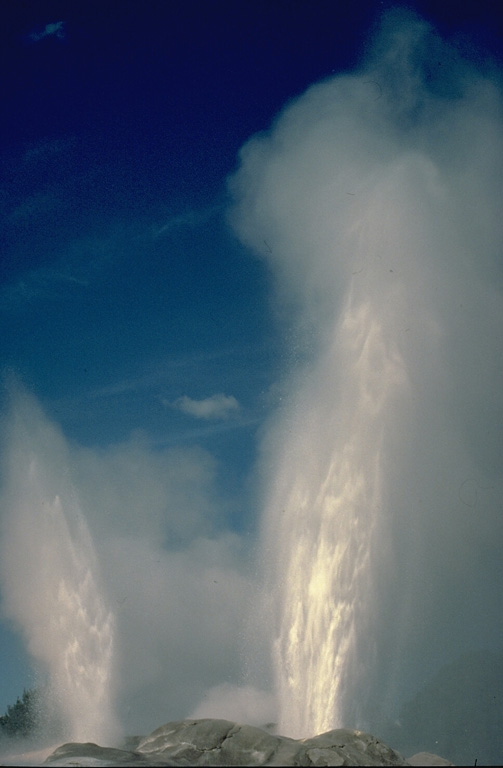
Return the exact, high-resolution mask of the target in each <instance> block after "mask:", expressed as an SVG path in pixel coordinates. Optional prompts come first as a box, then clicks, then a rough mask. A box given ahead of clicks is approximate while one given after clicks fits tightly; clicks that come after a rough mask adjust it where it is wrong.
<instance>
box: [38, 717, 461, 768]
mask: <svg viewBox="0 0 503 768" xmlns="http://www.w3.org/2000/svg"><path fill="white" fill-rule="evenodd" d="M417 757H420V758H421V764H422V765H452V763H449V762H448V761H447V760H443V759H442V758H439V757H437V756H436V755H429V754H426V753H422V754H421V756H415V757H414V758H411V761H410V762H408V761H407V760H405V758H403V757H402V755H401V754H400V753H399V752H396V751H395V750H394V749H391V747H388V746H387V745H386V744H383V743H382V742H381V741H379V739H376V738H375V737H374V736H371V735H370V734H368V733H363V732H362V731H352V730H348V729H338V730H334V731H328V732H327V733H322V734H321V735H319V736H315V737H314V738H310V739H299V740H296V739H290V738H287V737H285V736H276V735H273V734H271V733H268V732H267V731H266V730H263V729H262V728H255V727H253V726H251V725H240V724H238V723H232V722H230V721H229V720H213V719H203V720H181V721H177V722H172V723H166V725H162V726H161V727H160V728H157V729H156V730H155V731H153V733H151V734H150V735H149V736H146V737H144V738H138V739H136V740H133V742H132V741H131V740H130V743H129V744H128V748H127V749H112V748H108V747H99V746H97V745H96V744H77V743H71V744H63V745H62V746H61V747H58V749H56V750H55V751H54V752H53V753H52V754H51V755H50V756H49V757H48V758H47V760H46V763H49V764H50V765H51V766H56V765H72V766H78V765H87V766H89V765H100V766H107V765H110V766H119V765H131V766H161V765H165V766H200V765H201V766H203V765H216V766H218V765H222V766H223V765H249V766H255V765H270V766H273V765H285V766H290V765H299V766H301V765H302V766H320V767H321V766H342V765H369V766H372V765H390V766H392V765H418V763H417V761H416V762H414V760H415V759H416V758H417Z"/></svg>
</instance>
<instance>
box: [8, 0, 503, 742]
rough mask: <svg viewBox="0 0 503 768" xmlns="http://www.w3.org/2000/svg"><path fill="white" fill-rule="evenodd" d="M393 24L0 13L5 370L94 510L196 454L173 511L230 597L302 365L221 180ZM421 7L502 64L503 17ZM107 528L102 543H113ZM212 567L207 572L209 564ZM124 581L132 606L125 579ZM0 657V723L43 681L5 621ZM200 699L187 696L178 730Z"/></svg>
mask: <svg viewBox="0 0 503 768" xmlns="http://www.w3.org/2000/svg"><path fill="white" fill-rule="evenodd" d="M392 5H393V4H392V3H388V2H369V1H365V2H364V1H362V0H355V2H352V3H342V2H335V1H333V2H325V1H323V0H315V1H314V2H306V1H304V2H300V1H299V0H289V1H288V2H287V1H286V0H275V1H274V2H262V1H256V2H248V1H247V0H243V1H242V2H241V1H240V2H220V1H219V0H215V1H214V2H193V0H186V2H184V3H178V2H151V1H149V0H147V1H146V2H142V3H140V2H130V1H129V0H124V2H121V3H116V2H107V1H105V2H99V3H94V2H79V1H76V2H71V3H68V2H66V3H57V2H45V1H41V2H37V3H31V2H24V1H21V2H6V3H3V4H2V6H1V8H0V22H1V23H0V28H1V30H2V31H1V33H0V34H1V49H2V65H1V66H2V76H1V85H0V88H1V101H2V105H3V114H4V118H3V120H2V121H1V124H0V148H1V164H2V165H1V168H2V173H1V177H2V181H1V187H0V190H1V191H0V205H1V208H0V217H1V227H0V229H1V238H2V244H1V261H0V323H1V328H2V332H1V341H0V366H1V368H2V370H3V371H4V373H5V374H10V373H14V374H15V375H16V376H17V377H18V380H19V381H21V382H22V385H23V386H24V387H25V388H26V389H27V391H28V392H30V393H31V395H32V396H33V397H34V398H35V399H36V401H37V402H38V403H39V404H40V407H41V409H42V412H41V414H39V415H38V416H37V418H39V419H40V420H41V423H45V421H44V420H45V419H47V421H48V422H50V423H54V424H56V425H58V426H57V429H58V430H60V432H61V434H62V435H64V440H65V441H66V443H67V445H68V446H69V448H68V450H69V452H70V455H71V458H70V459H69V460H68V461H69V466H71V471H72V473H73V474H74V475H75V477H79V478H80V482H81V485H80V486H79V485H78V482H77V481H75V482H76V483H77V486H78V487H79V489H80V492H81V493H82V496H83V497H86V492H87V494H88V503H89V504H91V502H92V500H93V499H94V496H93V491H92V490H89V488H91V486H92V485H93V483H96V482H97V481H96V478H97V477H99V471H100V470H99V466H98V465H99V463H100V461H101V462H102V466H103V467H109V468H110V472H109V474H108V475H106V478H109V477H111V476H112V474H113V473H112V469H111V468H112V467H115V468H116V472H117V475H116V482H119V481H120V478H121V477H122V478H125V477H126V475H127V469H126V468H127V467H128V466H131V464H130V463H128V462H130V461H132V459H131V457H132V456H133V455H135V456H136V457H137V460H138V462H139V464H140V465H141V462H142V461H145V467H147V466H151V467H154V465H155V467H154V468H153V469H152V475H151V487H153V486H155V483H156V482H157V481H158V478H159V476H160V475H161V474H163V473H164V475H166V473H167V474H168V475H169V476H170V477H171V475H170V472H171V473H172V474H173V476H175V475H176V471H175V467H176V466H177V463H176V462H181V464H183V462H184V456H185V459H186V460H185V464H183V465H184V466H185V467H186V468H187V467H191V468H193V469H194V472H195V475H193V476H192V475H191V474H190V472H188V473H187V478H186V481H185V482H186V485H185V486H183V488H181V490H180V491H179V492H180V498H181V497H182V496H183V497H184V499H185V498H188V496H187V493H188V491H187V489H188V488H191V487H192V488H193V487H194V485H195V486H197V488H198V489H199V491H198V493H199V495H198V496H197V499H198V501H197V503H196V502H194V503H195V504H196V506H197V504H199V506H200V509H199V508H198V512H197V515H196V518H197V519H196V521H195V522H194V523H193V525H194V526H195V528H194V530H192V531H191V532H189V533H187V534H185V533H184V532H183V530H182V529H183V525H182V524H181V523H180V520H182V518H183V515H185V514H188V512H187V509H188V507H187V506H186V504H185V502H182V501H180V500H179V501H178V502H177V503H178V505H179V509H180V510H184V511H183V514H182V512H177V513H176V514H175V517H176V519H177V520H178V523H180V525H179V526H178V528H177V525H178V523H177V524H173V531H172V535H173V537H174V538H173V541H175V540H178V539H177V536H179V537H181V538H180V540H182V539H183V540H184V541H186V548H187V551H188V549H190V547H194V548H195V549H197V546H199V545H198V544H197V541H198V539H197V535H196V533H197V530H198V528H197V526H200V530H201V531H203V530H206V529H205V525H206V523H205V522H204V521H205V519H206V517H208V519H210V518H211V521H212V522H211V531H212V532H213V533H212V534H211V536H213V537H214V539H215V541H218V542H220V543H219V544H218V546H222V548H223V550H222V553H221V560H222V562H223V563H226V562H227V560H226V558H228V562H229V566H228V567H229V574H230V575H228V578H229V579H230V580H232V578H233V577H232V573H234V571H233V569H235V572H236V573H241V572H240V571H239V567H238V565H236V563H239V560H240V558H243V559H246V557H245V556H244V555H242V554H241V555H240V554H239V552H240V551H241V550H239V547H238V545H237V544H236V543H235V542H234V540H233V542H234V543H232V542H231V543H230V544H228V543H225V544H224V543H222V542H224V539H225V536H233V535H236V536H239V537H242V538H243V539H244V538H245V537H247V536H248V537H250V539H251V540H252V539H253V538H254V536H255V533H256V529H257V525H258V520H259V505H260V492H259V490H257V459H258V455H259V447H260V444H261V440H262V437H263V432H264V429H265V426H266V424H267V423H268V420H269V419H270V418H272V415H273V414H274V413H275V412H276V409H277V408H278V407H279V406H280V405H281V402H282V397H283V388H282V384H281V382H282V381H283V377H284V376H285V374H286V373H287V372H289V371H291V369H292V367H295V366H296V365H298V364H299V362H300V361H301V360H302V359H303V354H304V353H303V351H302V350H303V347H302V344H299V345H297V344H296V341H295V338H294V336H295V331H294V330H293V329H292V327H291V325H290V324H289V320H288V314H287V313H286V314H285V313H283V312H282V311H281V307H280V305H279V303H278V302H277V301H276V299H275V294H274V285H275V283H274V280H273V277H272V271H273V270H272V268H271V265H270V264H269V261H268V257H269V252H270V250H271V244H270V243H269V241H268V238H267V236H266V235H264V237H263V238H262V239H263V253H262V254H260V248H258V247H256V248H255V251H256V252H255V253H252V252H251V250H249V249H247V248H246V247H245V246H244V245H243V244H242V243H241V242H240V241H239V240H238V238H237V237H236V234H235V233H234V231H233V230H232V228H231V226H230V225H229V222H228V211H229V207H230V193H229V190H228V186H227V179H228V177H229V175H230V174H232V173H233V172H234V171H235V170H236V168H237V165H238V153H239V150H240V148H241V147H242V146H243V144H244V143H245V142H246V141H247V140H248V139H249V138H250V137H251V136H252V135H253V134H255V133H257V132H261V131H267V130H268V129H269V128H270V126H271V124H272V123H273V121H274V119H275V116H276V115H277V113H278V112H279V111H280V110H281V109H282V108H283V107H284V106H285V105H286V104H287V103H288V102H289V101H290V100H292V99H293V98H295V97H297V96H298V95H300V94H301V93H302V92H303V91H305V89H306V88H307V87H308V86H310V85H311V84H313V83H315V82H317V81H319V80H322V79H324V78H328V77H331V76H333V75H334V74H337V73H340V72H344V71H346V70H350V69H352V68H353V67H355V66H356V65H357V63H358V62H359V60H360V58H361V56H362V55H363V53H364V52H365V51H366V48H367V45H368V40H369V32H370V31H372V29H373V28H374V25H375V24H376V23H377V20H378V18H379V17H380V14H381V13H382V11H383V10H385V9H386V8H388V7H390V6H392ZM407 7H409V8H413V9H416V10H417V11H418V12H419V13H421V14H422V15H423V16H424V17H425V18H427V19H428V20H431V21H432V22H433V23H434V24H435V25H436V26H437V28H438V29H439V31H440V32H441V33H442V34H446V35H454V36H455V38H456V39H457V40H458V42H459V45H460V46H461V47H463V46H464V47H465V48H466V49H469V50H470V51H471V53H472V55H473V56H474V58H475V59H480V58H481V57H482V56H483V54H482V51H488V52H489V53H491V54H492V55H493V56H496V58H498V57H501V17H500V12H499V9H498V8H497V4H495V3H485V2H480V1H479V0H478V1H477V2H473V3H472V2H469V3H437V2H420V1H419V0H418V2H415V3H408V4H407ZM348 194H350V193H349V192H348ZM259 240H260V238H259ZM257 255H258V257H257ZM261 255H262V256H263V258H260V256H261ZM3 399H5V400H6V398H4V397H3ZM5 407H6V406H5ZM42 413H43V414H45V415H42ZM135 451H136V453H135ZM184 452H185V453H184ZM55 455H56V454H55ZM99 457H101V459H100V458H99ZM48 461H49V463H50V462H51V455H49V458H48ZM149 462H150V464H149ZM155 462H159V466H158V467H157V465H156V464H155ZM162 462H166V463H165V464H162ZM161 465H162V466H161ZM156 467H157V468H156ZM196 469H197V472H196ZM114 471H115V470H114ZM86 473H87V474H86ZM121 473H122V474H121ZM205 473H207V474H205ZM105 474H106V473H105ZM105 474H104V475H103V478H102V480H103V485H105V484H106V482H105V479H104V478H105ZM145 475H148V471H147V469H145ZM164 475H163V476H164ZM180 476H183V471H180ZM149 477H150V475H149ZM194 477H196V480H194ZM117 478H119V480H117ZM173 482H175V481H173ZM175 485H176V483H175ZM173 489H174V486H173V485H171V486H170V487H169V493H171V494H172V495H173V494H175V492H177V491H176V489H175V490H173ZM111 493H112V491H111ZM166 493H168V491H166ZM184 494H185V496H184ZM168 495H169V494H168ZM170 498H171V497H170ZM94 501H95V502H96V504H97V505H98V506H99V500H98V501H96V499H94ZM110 503H111V502H110ZM115 503H118V502H115V501H114V504H115ZM139 503H140V504H141V498H140V501H139ZM154 506H155V504H154ZM177 516H178V517H177ZM90 517H91V518H92V514H90ZM98 518H99V515H98V513H96V519H95V520H91V522H90V529H91V532H92V533H93V535H95V536H97V537H98V538H99V536H100V531H101V528H100V521H99V519H98ZM198 521H199V522H198ZM147 527H148V524H147ZM154 529H155V526H153V527H152V530H154ZM124 530H126V529H124ZM128 530H129V529H128ZM180 531H181V532H180ZM194 531H196V533H194ZM124 535H126V533H125V534H124ZM127 535H130V534H129V533H128V534H127ZM185 535H186V536H187V538H186V540H185V539H184V538H183V537H184V536H185ZM211 536H210V538H211ZM218 536H220V537H221V538H220V539H218ZM229 541H230V540H229ZM225 542H227V539H225ZM99 546H100V545H99V544H97V547H98V549H99ZM142 546H143V545H142ZM167 546H168V548H169V543H168V545H167ZM208 546H209V545H208ZM215 546H217V544H215ZM238 550H239V552H238ZM204 551H205V552H206V554H203V555H201V561H202V562H203V561H204V562H206V561H205V558H206V557H208V558H209V560H208V562H210V560H211V557H210V555H209V554H208V553H207V551H206V550H204ZM208 551H209V550H208ZM248 554H249V553H248ZM194 556H195V555H194ZM247 556H248V555H247ZM211 562H213V561H211ZM180 567H182V566H180ZM183 567H185V566H183ZM209 567H210V565H208V568H209ZM211 567H213V566H211ZM215 567H216V566H215ZM222 567H224V566H222ZM251 567H252V568H253V566H251ZM103 568H104V571H106V566H103ZM236 569H237V570H236ZM184 573H185V571H184ZM241 575H242V574H241ZM109 576H110V575H109ZM243 578H244V577H243ZM110 579H111V582H113V584H114V585H115V586H114V589H115V590H117V584H119V583H120V579H119V577H118V576H113V577H112V576H110ZM114 579H115V580H114ZM215 583H216V582H215ZM112 591H113V590H112ZM245 593H246V586H243V592H239V590H238V594H239V595H241V596H242V595H244V594H245ZM246 594H247V593H246ZM114 595H117V592H114ZM116 599H117V600H119V599H122V598H118V597H116ZM236 611H238V609H237V608H236ZM233 615H234V614H233ZM236 616H238V613H236ZM131 620H132V619H131ZM233 620H234V619H233ZM235 621H236V622H237V621H238V619H237V618H236V619H235ZM161 629H162V627H161V628H159V632H160V631H161ZM188 631H190V630H188ZM217 639H218V638H217ZM217 639H215V644H216V645H218V643H217ZM176 642H177V643H181V644H182V645H183V642H182V640H180V641H178V640H177V641H176ZM174 647H178V646H177V645H176V643H175V646H174ZM0 648H1V649H2V659H4V663H3V665H2V666H3V670H2V676H1V682H0V710H2V711H3V710H4V709H5V707H6V705H7V704H9V703H12V702H13V701H14V700H15V698H16V697H17V696H18V695H19V694H20V693H22V689H23V687H24V686H30V685H31V684H32V683H33V676H32V668H31V667H30V664H29V661H28V656H27V654H26V649H25V648H24V647H23V645H22V643H21V641H20V639H19V636H18V635H17V634H16V633H15V632H14V631H13V627H12V625H11V624H10V623H9V622H8V621H7V619H6V620H5V621H3V622H2V623H1V625H0ZM132 648H133V644H132V645H131V649H129V651H128V652H129V653H130V654H132V653H133V650H132ZM222 653H223V651H222ZM196 657H197V649H196V648H194V658H196ZM236 659H237V652H236V658H235V659H234V657H233V660H232V664H234V665H235V666H236V665H237V663H238V662H237V660H236ZM223 665H224V661H223V660H222V659H220V658H219V659H218V661H217V662H215V669H216V671H215V673H214V675H213V676H212V674H213V673H212V674H209V673H208V674H207V675H206V677H205V678H204V685H205V686H206V687H207V688H208V689H211V690H216V688H218V674H219V670H220V669H221V667H223ZM236 676H237V672H235V674H234V677H236ZM231 678H232V675H231ZM138 679H140V675H139V677H138ZM232 679H233V678H232ZM232 679H231V682H232ZM224 682H225V681H222V683H224ZM229 684H230V683H229ZM212 686H213V688H212ZM138 687H139V689H140V688H141V684H140V683H138ZM199 693H200V691H199V690H196V688H194V691H189V692H188V693H187V697H186V700H184V701H183V703H182V704H181V708H182V709H183V707H186V709H187V711H185V710H184V711H180V717H182V716H185V715H186V714H189V712H190V711H191V708H192V710H193V709H194V708H195V706H196V702H197V698H198V695H199ZM156 695H157V694H156ZM160 695H161V694H160V693H159V694H158V696H159V697H160ZM156 701H158V699H156ZM175 709H176V707H175V706H174V705H173V706H172V710H173V711H172V713H171V710H170V716H171V714H172V715H173V717H175V716H176V713H175ZM164 719H166V717H164ZM154 720H155V717H154V715H152V717H151V721H152V727H154V726H155V725H156V724H157V723H156V722H154ZM161 720H162V717H161ZM144 722H145V723H150V720H149V718H148V717H146V718H145V721H141V727H147V726H146V725H144ZM159 724H160V723H159Z"/></svg>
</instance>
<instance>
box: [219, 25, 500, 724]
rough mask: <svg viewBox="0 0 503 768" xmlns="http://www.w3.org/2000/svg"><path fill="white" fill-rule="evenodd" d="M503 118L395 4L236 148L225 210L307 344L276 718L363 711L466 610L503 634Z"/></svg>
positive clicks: (274, 621) (284, 566)
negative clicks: (498, 571)
mask: <svg viewBox="0 0 503 768" xmlns="http://www.w3.org/2000/svg"><path fill="white" fill-rule="evenodd" d="M501 126H502V123H501V96H500V90H499V86H498V85H497V81H495V79H493V78H492V77H490V76H489V74H488V71H487V72H486V73H485V74H484V75H482V74H481V73H480V72H476V71H475V70H474V69H472V68H471V66H470V65H468V64H467V63H466V62H464V61H463V59H462V58H461V57H460V55H459V54H458V52H457V51H456V49H455V48H453V47H451V46H450V45H447V44H444V43H443V42H442V41H441V40H439V38H438V37H437V35H436V34H435V32H434V31H433V30H432V29H431V28H430V27H429V25H428V24H426V23H425V22H422V21H421V20H418V19H417V18H416V17H414V16H410V15H409V14H407V13H402V12H401V11H400V12H392V13H390V14H389V15H387V16H385V18H384V23H383V27H382V29H381V32H380V35H379V36H378V38H377V40H376V42H375V45H374V49H373V53H372V54H371V56H370V57H369V58H368V60H367V64H366V66H365V68H364V69H362V70H361V71H359V72H356V73H354V74H346V75H343V76H337V77H334V78H333V79H330V80H327V81H326V82H323V83H320V84H317V85H315V86H313V87H311V88H310V89H309V90H308V91H307V92H306V93H305V94H304V95H303V96H301V97H300V98H299V99H298V100H296V101H295V102H293V103H292V104H290V105H289V106H288V107H287V108H286V110H285V111H284V112H283V113H282V114H281V115H280V117H279V118H278V120H277V121H276V123H275V124H274V126H273V128H272V129H271V131H270V132H269V133H267V134H262V135H259V136H257V137H254V138H253V139H251V141H250V142H248V144H246V145H245V147H244V148H243V150H242V152H241V167H240V169H239V170H238V172H237V173H236V175H235V176H234V177H233V179H232V180H231V189H232V192H233V194H234V196H235V199H236V206H235V209H234V211H233V213H232V221H233V225H234V227H235V229H236V231H237V233H238V235H239V236H240V238H241V239H242V241H243V242H244V243H245V244H246V245H248V246H250V247H251V248H253V249H254V250H255V251H256V252H257V253H259V254H261V256H262V257H263V258H265V259H267V260H268V262H269V263H270V265H271V268H272V271H273V274H274V275H275V278H276V284H277V295H278V297H279V300H280V302H281V303H282V307H283V315H284V319H285V318H286V319H287V320H288V322H289V327H290V338H291V337H292V330H291V329H292V328H294V332H293V337H294V342H295V344H296V345H297V348H300V349H301V350H302V355H301V356H300V358H298V361H297V365H296V370H295V372H294V373H293V375H291V376H290V380H289V382H288V381H287V384H286V385H285V390H286V396H285V397H284V399H283V400H284V405H283V407H282V409H281V411H280V413H279V415H278V416H277V417H276V420H275V422H274V423H273V425H272V426H271V427H270V430H269V433H268V436H267V440H266V443H265V449H264V466H265V467H267V469H266V470H265V472H266V489H267V490H266V498H265V511H264V516H263V523H262V554H263V557H262V563H263V567H264V571H265V586H264V595H265V597H264V601H265V602H266V604H267V605H268V608H269V611H266V618H265V624H266V626H269V627H272V647H273V651H272V655H273V659H272V661H273V668H274V674H275V679H276V683H275V688H276V692H277V697H278V706H279V715H278V721H279V722H278V731H279V732H280V733H282V734H286V735H290V736H294V737H305V736H313V735H314V734H316V733H320V732H322V731H324V730H328V729H331V728H334V727H350V728H354V727H359V728H364V729H365V728H371V727H372V723H375V722H377V721H378V720H379V718H380V717H384V716H389V715H390V714H392V713H393V707H395V708H396V704H397V701H399V700H400V698H402V700H403V697H404V696H409V697H410V696H411V695H412V693H413V691H414V686H417V685H418V684H420V683H421V682H422V681H424V679H425V678H426V677H427V675H428V674H430V673H431V671H433V670H434V669H435V665H437V666H439V665H440V664H441V663H442V662H444V663H445V660H446V659H448V658H452V657H453V655H454V654H456V653H457V652H458V653H459V651H460V650H463V649H467V648H470V647H473V645H474V644H477V643H478V642H480V639H477V633H476V631H475V630H474V629H472V627H484V638H483V643H485V644H491V643H494V642H499V641H498V639H497V636H498V633H499V631H500V630H501V627H499V621H498V620H492V621H491V620H489V621H488V616H491V617H497V616H498V615H499V614H498V609H497V607H496V604H497V600H498V597H497V595H496V593H495V590H494V588H493V584H494V571H493V566H492V565H491V563H492V562H493V560H492V556H491V557H490V558H485V560H483V561H482V560H481V559H480V558H474V557H473V555H472V554H470V555H469V552H470V550H471V551H472V552H473V546H474V542H475V543H476V544H475V546H476V548H477V552H479V551H484V552H486V553H487V552H490V551H491V552H492V551H493V550H494V543H493V535H494V532H495V530H498V531H500V529H501V523H500V517H501V516H500V515H499V511H498V509H499V500H498V499H499V496H500V494H501V487H502V483H501V468H500V466H499V465H498V466H496V465H495V463H494V461H493V459H492V458H491V457H494V456H496V455H497V451H498V450H500V449H501V442H502V439H501V431H495V430H494V424H498V423H501V414H502V412H503V403H502V397H501V387H500V386H499V385H498V377H499V376H501V362H496V361H501V359H502V356H501V351H502V349H501V328H502V327H503V300H502V294H501V291H500V290H499V288H498V285H501V261H500V248H501V242H502V232H501V216H500V211H501V205H502V190H501V179H502V178H503V168H502V157H503V154H502V146H503V143H502V133H503V132H502V127H501ZM500 455H501V454H500ZM468 488H470V489H471V491H470V492H469V498H468V497H467V495H466V493H465V491H467V490H468ZM460 489H462V490H460ZM467 498H468V501H467ZM499 535H500V534H498V536H499ZM497 540H499V539H497ZM460 558H461V560H462V563H463V566H462V568H460V566H459V562H460ZM482 562H484V566H483V567H482V566H481V563H482ZM494 562H496V560H494ZM475 563H478V565H477V566H475ZM466 615H469V616H470V622H466V621H464V619H463V618H462V617H464V616H466ZM479 638H480V636H479ZM395 711H396V709H395ZM395 716H396V715H395Z"/></svg>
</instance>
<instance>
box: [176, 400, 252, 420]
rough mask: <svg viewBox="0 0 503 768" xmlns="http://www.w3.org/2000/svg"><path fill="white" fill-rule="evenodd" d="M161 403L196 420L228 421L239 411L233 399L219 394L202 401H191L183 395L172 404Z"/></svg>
mask: <svg viewBox="0 0 503 768" xmlns="http://www.w3.org/2000/svg"><path fill="white" fill-rule="evenodd" d="M163 402H164V405H167V406H171V407H172V408H177V409H178V410H179V411H182V412H183V413H186V414H187V415H188V416H193V417H194V418H196V419H208V420H209V419H217V420H220V419H228V418H229V417H230V416H232V415H233V414H235V413H237V412H238V411H239V409H240V406H239V403H238V401H237V400H236V398H235V397H233V396H232V395H224V394H221V393H219V394H216V395H211V397H206V398H204V399H203V400H193V399H192V398H191V397H188V396H187V395H183V396H182V397H179V398H178V399H177V400H175V401H174V402H172V403H170V402H168V401H163Z"/></svg>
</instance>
